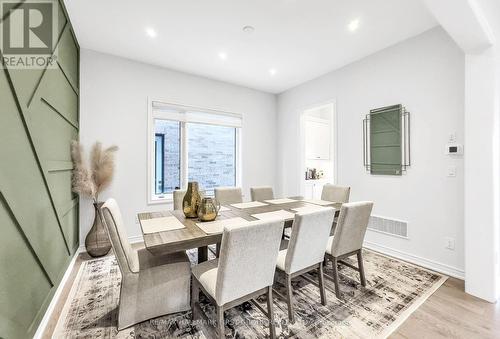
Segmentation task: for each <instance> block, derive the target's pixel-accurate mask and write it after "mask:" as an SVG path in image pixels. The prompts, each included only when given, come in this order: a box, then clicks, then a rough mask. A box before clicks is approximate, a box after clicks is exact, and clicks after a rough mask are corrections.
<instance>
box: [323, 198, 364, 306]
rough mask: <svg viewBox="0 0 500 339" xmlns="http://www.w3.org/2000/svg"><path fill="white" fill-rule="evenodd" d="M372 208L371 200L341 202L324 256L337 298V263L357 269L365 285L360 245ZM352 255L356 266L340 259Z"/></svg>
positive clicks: (361, 244) (362, 283) (338, 292)
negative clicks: (337, 217)
mask: <svg viewBox="0 0 500 339" xmlns="http://www.w3.org/2000/svg"><path fill="white" fill-rule="evenodd" d="M372 208H373V202H371V201H362V202H351V203H346V204H343V205H342V207H341V209H340V215H339V219H338V222H337V227H336V229H335V234H334V235H333V237H330V238H329V239H328V244H327V245H326V254H325V258H326V259H330V260H331V261H332V265H333V282H334V283H335V294H336V295H337V298H339V299H340V297H341V295H340V288H339V274H338V269H337V264H339V263H340V264H343V265H345V266H348V267H350V268H352V269H354V270H356V271H358V272H359V276H360V280H361V286H366V278H365V271H364V266H363V255H362V247H363V240H364V239H365V234H366V228H367V227H368V221H369V219H370V214H371V212H372ZM353 255H356V256H357V259H358V267H356V266H353V265H351V264H349V263H347V262H345V261H342V259H345V258H347V257H350V256H353Z"/></svg>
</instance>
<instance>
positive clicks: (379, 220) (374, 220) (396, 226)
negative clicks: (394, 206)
mask: <svg viewBox="0 0 500 339" xmlns="http://www.w3.org/2000/svg"><path fill="white" fill-rule="evenodd" d="M368 229H369V230H372V231H376V232H381V233H385V234H389V235H393V236H396V237H403V238H408V223H407V222H406V221H401V220H395V219H389V218H385V217H379V216H376V215H372V216H371V217H370V222H369V223H368Z"/></svg>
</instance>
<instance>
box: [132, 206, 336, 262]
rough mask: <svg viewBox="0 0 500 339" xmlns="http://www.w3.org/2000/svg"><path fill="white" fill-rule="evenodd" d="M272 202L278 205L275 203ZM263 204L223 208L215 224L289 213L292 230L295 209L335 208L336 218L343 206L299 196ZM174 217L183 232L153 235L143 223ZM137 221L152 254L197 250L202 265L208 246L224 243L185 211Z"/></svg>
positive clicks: (143, 216) (160, 213)
mask: <svg viewBox="0 0 500 339" xmlns="http://www.w3.org/2000/svg"><path fill="white" fill-rule="evenodd" d="M273 201H274V202H275V203H273ZM260 203H261V204H258V205H260V206H256V207H249V208H241V207H236V206H240V205H239V204H227V205H223V208H221V211H219V213H218V215H217V218H216V221H217V220H219V221H220V220H225V219H232V218H241V219H244V220H246V221H255V220H259V218H257V217H254V215H256V214H261V213H269V212H276V211H286V212H290V213H284V214H286V217H284V218H283V221H284V227H285V228H289V227H292V224H293V220H294V214H295V213H297V211H295V209H299V210H300V209H303V210H304V208H306V209H308V208H311V209H314V208H315V207H318V206H322V207H327V206H328V207H332V208H334V209H335V210H336V215H338V213H339V211H340V207H341V206H342V203H337V202H328V201H323V200H313V199H304V198H302V197H300V196H295V197H290V198H284V199H275V200H266V201H261V202H260ZM233 205H235V206H233ZM243 205H244V204H243ZM278 213H280V212H278ZM281 213H282V212H281ZM171 216H174V217H175V218H177V219H178V220H179V221H180V223H181V224H182V225H183V226H184V227H183V228H180V229H172V230H167V231H160V232H153V233H152V232H145V231H144V229H145V228H144V224H145V222H146V221H148V220H149V221H150V220H151V219H155V218H165V217H171ZM138 219H139V223H140V225H141V231H142V234H143V239H144V244H145V247H146V249H147V250H148V251H149V252H150V253H151V254H153V255H162V254H167V253H173V252H179V251H186V250H190V249H195V248H197V249H198V263H201V262H203V261H206V260H207V259H208V246H209V245H214V244H220V242H221V240H222V232H218V233H207V232H205V231H204V230H203V229H202V227H200V226H199V225H202V224H201V223H202V222H201V221H200V220H198V218H187V217H186V216H185V215H184V213H183V211H182V210H173V211H167V210H165V211H157V212H144V213H138ZM241 219H240V220H241ZM202 226H203V225H202Z"/></svg>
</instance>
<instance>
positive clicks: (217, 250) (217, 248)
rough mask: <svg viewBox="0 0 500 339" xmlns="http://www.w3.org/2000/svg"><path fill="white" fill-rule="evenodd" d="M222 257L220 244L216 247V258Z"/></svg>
mask: <svg viewBox="0 0 500 339" xmlns="http://www.w3.org/2000/svg"><path fill="white" fill-rule="evenodd" d="M219 255H220V242H218V243H217V245H215V256H216V257H217V258H218V257H219Z"/></svg>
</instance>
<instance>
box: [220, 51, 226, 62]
mask: <svg viewBox="0 0 500 339" xmlns="http://www.w3.org/2000/svg"><path fill="white" fill-rule="evenodd" d="M219 58H220V59H221V60H226V59H227V54H226V53H224V52H220V53H219Z"/></svg>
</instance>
